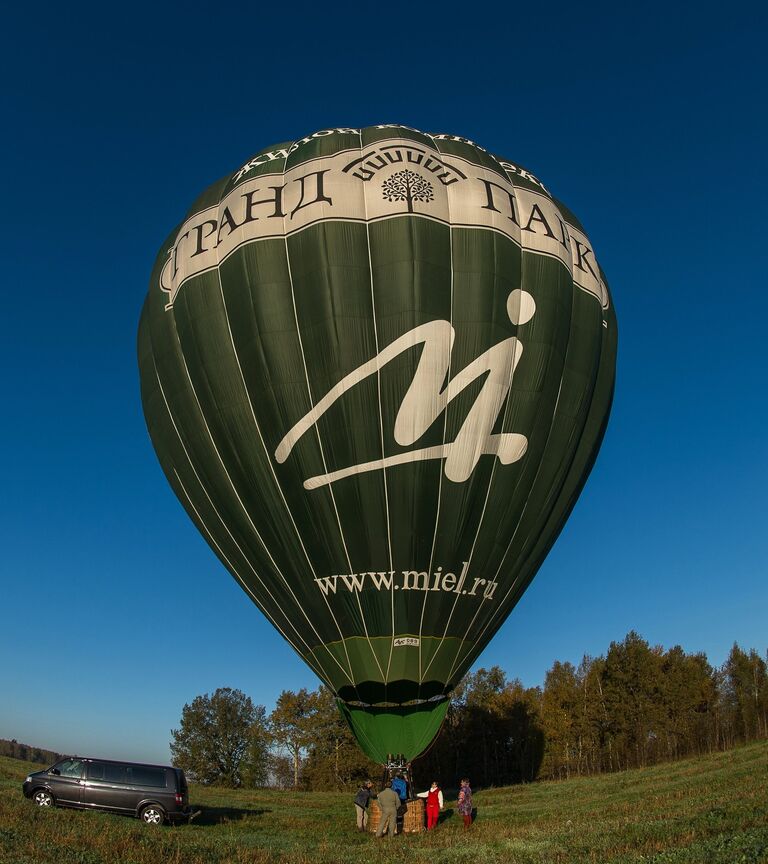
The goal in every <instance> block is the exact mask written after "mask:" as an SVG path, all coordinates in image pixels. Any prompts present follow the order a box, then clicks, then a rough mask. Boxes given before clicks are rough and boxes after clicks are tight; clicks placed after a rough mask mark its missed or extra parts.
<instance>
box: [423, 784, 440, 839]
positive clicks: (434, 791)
mask: <svg viewBox="0 0 768 864" xmlns="http://www.w3.org/2000/svg"><path fill="white" fill-rule="evenodd" d="M418 797H419V798H426V799H427V830H428V831H429V830H430V828H434V827H435V825H437V814H438V813H439V812H440V811H441V810H442V809H443V790H442V789H441V788H440V785H439V783H438V782H437V780H433V781H432V785H431V786H430V787H429V789H428V790H427V791H426V792H419V795H418Z"/></svg>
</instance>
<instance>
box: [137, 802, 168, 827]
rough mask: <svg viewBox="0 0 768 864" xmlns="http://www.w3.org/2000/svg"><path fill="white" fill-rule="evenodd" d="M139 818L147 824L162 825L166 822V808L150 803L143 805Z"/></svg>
mask: <svg viewBox="0 0 768 864" xmlns="http://www.w3.org/2000/svg"><path fill="white" fill-rule="evenodd" d="M139 819H141V821H142V822H143V823H144V824H145V825H162V824H163V822H165V810H163V808H162V807H159V806H158V805H157V804H148V805H147V806H146V807H142V810H141V813H139Z"/></svg>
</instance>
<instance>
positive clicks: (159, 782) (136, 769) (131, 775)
mask: <svg viewBox="0 0 768 864" xmlns="http://www.w3.org/2000/svg"><path fill="white" fill-rule="evenodd" d="M128 782H129V783H131V784H133V785H134V786H165V769H163V768H148V767H145V766H143V765H131V766H130V767H129V768H128Z"/></svg>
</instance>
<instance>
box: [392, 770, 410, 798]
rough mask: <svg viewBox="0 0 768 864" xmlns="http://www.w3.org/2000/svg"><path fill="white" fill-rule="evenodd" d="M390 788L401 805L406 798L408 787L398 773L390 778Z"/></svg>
mask: <svg viewBox="0 0 768 864" xmlns="http://www.w3.org/2000/svg"><path fill="white" fill-rule="evenodd" d="M392 788H393V789H394V790H395V792H397V797H398V798H399V799H400V803H401V804H402V803H403V802H404V801H405V799H406V798H407V797H408V786H407V784H406V782H405V780H404V779H403V775H402V774H401V773H400V772H398V773H397V774H396V775H395V776H394V777H393V778H392Z"/></svg>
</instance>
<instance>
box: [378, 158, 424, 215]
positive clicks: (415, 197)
mask: <svg viewBox="0 0 768 864" xmlns="http://www.w3.org/2000/svg"><path fill="white" fill-rule="evenodd" d="M381 188H382V189H383V190H384V197H385V198H386V200H387V201H407V202H408V212H409V213H413V202H414V201H434V200H435V190H434V189H433V188H432V184H431V183H430V182H429V180H427V179H425V178H424V177H422V176H421V174H416V172H415V171H409V170H408V169H407V168H406V169H405V171H398V172H397V173H396V174H393V175H392V176H391V177H389V178H387V179H386V180H385V181H384V182H383V183H382V184H381Z"/></svg>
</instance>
